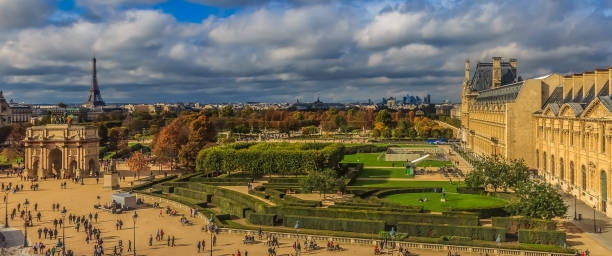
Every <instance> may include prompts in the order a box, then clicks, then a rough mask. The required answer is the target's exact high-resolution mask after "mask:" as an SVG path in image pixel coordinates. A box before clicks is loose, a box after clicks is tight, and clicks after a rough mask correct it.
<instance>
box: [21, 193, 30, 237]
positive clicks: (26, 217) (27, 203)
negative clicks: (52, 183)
mask: <svg viewBox="0 0 612 256" xmlns="http://www.w3.org/2000/svg"><path fill="white" fill-rule="evenodd" d="M29 204H30V202H29V201H28V199H27V198H26V200H25V202H24V203H23V205H24V206H25V213H26V214H25V220H24V221H23V226H24V232H23V247H24V248H25V247H28V205H29Z"/></svg>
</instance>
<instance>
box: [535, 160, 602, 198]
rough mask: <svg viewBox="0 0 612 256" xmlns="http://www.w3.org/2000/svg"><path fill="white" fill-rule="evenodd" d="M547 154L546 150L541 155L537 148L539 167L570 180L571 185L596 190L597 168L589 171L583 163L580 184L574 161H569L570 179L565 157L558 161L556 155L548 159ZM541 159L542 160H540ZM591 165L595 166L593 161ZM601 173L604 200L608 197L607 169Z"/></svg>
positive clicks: (537, 164)
mask: <svg viewBox="0 0 612 256" xmlns="http://www.w3.org/2000/svg"><path fill="white" fill-rule="evenodd" d="M547 157H548V156H547V154H546V152H543V153H542V155H540V153H539V150H536V167H537V168H538V169H541V170H544V171H546V172H548V173H550V174H551V175H552V176H554V177H556V178H559V179H561V180H564V181H568V182H569V183H570V184H571V185H574V186H580V187H581V188H582V189H583V190H587V188H592V190H593V191H595V184H594V182H595V180H596V178H597V177H596V176H595V175H596V173H595V170H596V169H597V168H589V171H588V172H587V167H586V166H585V165H581V166H580V182H581V183H580V184H578V180H577V179H576V171H575V167H574V161H569V180H568V178H567V177H566V173H565V161H564V159H563V158H562V157H561V158H559V160H558V162H556V160H555V155H550V159H547ZM540 159H541V161H540ZM557 163H558V167H559V170H558V171H557V170H556V167H557ZM590 165H591V166H595V165H594V164H593V163H590ZM600 175H601V177H600V178H601V181H602V183H601V190H602V191H601V192H602V194H601V195H602V197H603V198H604V200H605V199H606V197H607V193H606V192H604V191H607V189H606V186H607V174H606V171H605V170H603V169H602V170H601V172H600Z"/></svg>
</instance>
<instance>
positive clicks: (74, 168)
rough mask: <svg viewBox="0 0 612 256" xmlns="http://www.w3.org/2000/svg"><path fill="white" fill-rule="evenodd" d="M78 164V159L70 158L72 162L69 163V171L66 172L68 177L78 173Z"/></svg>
mask: <svg viewBox="0 0 612 256" xmlns="http://www.w3.org/2000/svg"><path fill="white" fill-rule="evenodd" d="M77 170H78V164H77V161H76V160H74V159H72V160H70V164H68V172H67V173H66V176H67V177H75V176H76V175H77Z"/></svg>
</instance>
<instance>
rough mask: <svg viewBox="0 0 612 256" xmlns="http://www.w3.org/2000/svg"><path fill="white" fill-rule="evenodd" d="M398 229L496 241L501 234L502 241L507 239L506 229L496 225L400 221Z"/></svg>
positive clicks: (435, 235) (420, 234) (414, 234)
mask: <svg viewBox="0 0 612 256" xmlns="http://www.w3.org/2000/svg"><path fill="white" fill-rule="evenodd" d="M397 230H398V232H402V233H407V234H408V235H411V236H426V237H441V236H463V237H470V238H471V239H474V240H485V241H495V240H496V239H497V235H500V236H501V239H502V241H505V240H506V230H504V229H503V228H494V227H478V226H450V225H449V226H446V225H436V224H429V223H414V222H400V223H398V224H397Z"/></svg>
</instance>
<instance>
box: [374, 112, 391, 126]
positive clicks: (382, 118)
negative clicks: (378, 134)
mask: <svg viewBox="0 0 612 256" xmlns="http://www.w3.org/2000/svg"><path fill="white" fill-rule="evenodd" d="M376 122H381V123H383V124H384V125H385V126H387V127H390V126H391V123H392V122H393V118H392V117H391V114H389V112H387V110H385V109H383V110H381V111H378V113H377V114H376Z"/></svg>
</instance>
